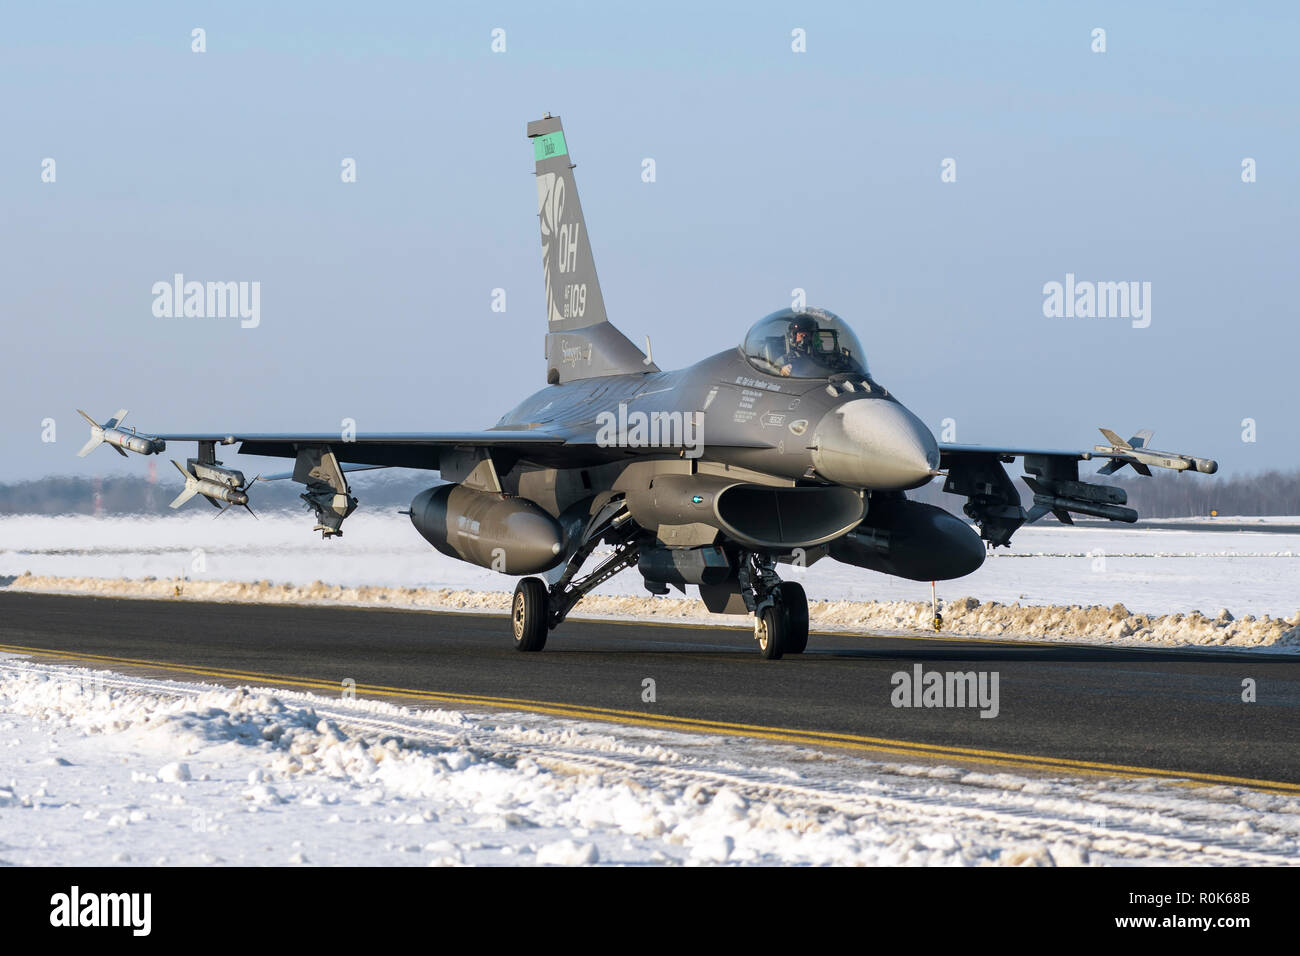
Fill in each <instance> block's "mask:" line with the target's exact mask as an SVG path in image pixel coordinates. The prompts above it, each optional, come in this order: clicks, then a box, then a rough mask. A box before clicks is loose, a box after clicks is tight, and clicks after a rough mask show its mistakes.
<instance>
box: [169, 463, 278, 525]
mask: <svg viewBox="0 0 1300 956" xmlns="http://www.w3.org/2000/svg"><path fill="white" fill-rule="evenodd" d="M172 464H173V465H175V466H176V470H177V471H179V472H180V473H181V474H182V475H184V476H185V490H184V491H182V492H181V493H180V494H179V495H177V496H176V500H175V501H173V502H172V503H171V506H172V507H173V508H179V507H180V506H181V505H183V504H185V502H187V501H189V500H190V499H191V498H193V497H194V496H195V495H202V496H203V497H204V498H207V499H208V501H209V502H210V503H211V504H212V506H213V507H214V508H221V505H220V504H218V502H221V501H224V502H226V504H227V506H229V505H239V506H241V507H243V508H246V509H247V510H248V513H249V514H253V509H252V508H249V507H248V487H247V486H246V485H245V484H244V473H243V472H242V471H236V470H235V469H234V468H222V467H221V463H220V462H215V463H212V464H204V463H203V462H201V461H199V460H198V459H196V458H187V459H185V464H184V465H182V464H181V463H180V462H179V461H177V460H176V459H174V458H173V459H172ZM253 481H257V479H256V478H254V479H253ZM221 510H222V511H224V510H225V508H222V509H221ZM253 516H254V517H256V515H253Z"/></svg>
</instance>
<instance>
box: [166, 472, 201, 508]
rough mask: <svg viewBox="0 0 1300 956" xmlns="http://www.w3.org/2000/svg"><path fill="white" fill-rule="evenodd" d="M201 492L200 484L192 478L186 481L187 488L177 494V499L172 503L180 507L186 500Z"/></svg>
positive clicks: (174, 506) (172, 505)
mask: <svg viewBox="0 0 1300 956" xmlns="http://www.w3.org/2000/svg"><path fill="white" fill-rule="evenodd" d="M198 493H199V489H198V485H197V483H195V482H194V481H193V480H192V479H191V480H190V481H187V482H185V490H184V491H182V492H181V493H180V494H179V495H177V496H176V500H175V501H173V502H172V503H171V507H173V508H179V507H180V506H181V505H183V504H185V502H187V501H189V500H190V499H191V498H193V497H194V496H195V495H197V494H198Z"/></svg>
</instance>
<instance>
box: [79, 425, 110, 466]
mask: <svg viewBox="0 0 1300 956" xmlns="http://www.w3.org/2000/svg"><path fill="white" fill-rule="evenodd" d="M95 431H97V432H99V434H98V435H95V434H92V435H91V436H90V441H88V442H86V444H85V445H83V446H82V447H81V451H79V452H77V457H78V458H85V457H86V456H87V455H89V454H90V453H91V452H92V451H94V450H95V449H96V448H98V447H99V446H100V444H101V443H102V442H103V440H104V433H103V432H102V431H100V430H99V426H98V425H96V426H95Z"/></svg>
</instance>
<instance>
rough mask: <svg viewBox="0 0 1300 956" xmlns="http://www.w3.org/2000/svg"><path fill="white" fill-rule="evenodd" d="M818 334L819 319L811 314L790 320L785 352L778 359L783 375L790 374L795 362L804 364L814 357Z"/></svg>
mask: <svg viewBox="0 0 1300 956" xmlns="http://www.w3.org/2000/svg"><path fill="white" fill-rule="evenodd" d="M816 335H817V321H816V320H815V319H813V318H812V317H811V316H807V315H800V316H797V317H796V318H795V319H794V320H793V321H791V322H790V326H789V328H787V329H786V331H785V354H784V355H782V356H781V358H780V360H779V361H778V364H779V365H780V367H781V374H782V375H789V374H790V373H791V372H792V371H793V370H794V364H795V362H800V363H801V364H802V363H803V362H804V361H806V360H811V359H812V357H813V342H814V341H815V337H816Z"/></svg>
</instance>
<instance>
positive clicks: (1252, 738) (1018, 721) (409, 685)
mask: <svg viewBox="0 0 1300 956" xmlns="http://www.w3.org/2000/svg"><path fill="white" fill-rule="evenodd" d="M0 645H3V646H0V650H4V651H7V652H10V653H35V654H40V655H42V656H45V657H47V658H49V659H55V660H62V661H65V662H68V663H78V664H82V665H85V666H96V667H105V668H111V669H113V670H128V671H129V670H136V671H146V672H150V673H156V674H160V675H164V676H166V675H173V676H178V675H179V676H184V677H186V678H187V679H191V680H192V679H195V678H196V677H198V678H200V679H204V680H210V681H213V682H215V683H222V684H250V683H252V684H257V685H261V686H275V687H288V688H297V689H311V690H314V691H316V692H323V693H336V694H337V693H340V692H341V691H342V689H343V687H344V686H345V683H344V682H347V681H350V682H355V687H356V692H357V694H358V695H359V696H376V697H386V698H390V699H394V700H400V701H402V702H403V703H406V704H409V705H412V706H442V707H448V706H453V707H458V708H461V709H471V710H472V709H478V710H483V709H488V708H504V709H509V710H527V711H536V712H542V713H553V714H557V715H561V716H571V717H579V718H586V719H596V720H611V721H622V722H627V723H635V724H640V725H649V726H658V727H664V728H671V729H675V730H699V731H706V732H714V733H734V734H741V735H745V736H754V737H766V738H769V739H773V740H782V741H788V742H791V743H799V744H804V745H808V746H815V747H842V748H843V747H847V748H850V749H854V750H858V751H863V752H869V753H879V754H880V755H881V756H882V757H885V758H888V759H903V758H905V759H907V760H913V761H914V760H930V761H933V760H941V761H944V762H957V763H960V764H965V765H978V766H986V767H988V768H990V769H1005V768H1008V767H1016V768H1019V769H1021V770H1034V769H1038V770H1044V771H1049V772H1064V773H1106V774H1109V773H1114V774H1121V775H1152V776H1162V777H1186V778H1188V779H1191V780H1194V781H1197V782H1202V783H1230V784H1235V785H1246V786H1256V787H1260V788H1262V789H1269V790H1280V791H1283V792H1300V747H1297V745H1296V740H1297V737H1298V736H1300V734H1298V732H1300V659H1298V658H1296V657H1294V656H1285V655H1265V654H1243V653H1241V652H1223V651H1203V650H1197V651H1168V650H1151V651H1148V650H1129V649H1114V648H1101V647H1093V646H1085V645H1064V646H1063V645H1059V644H1052V645H1035V644H1032V643H1028V642H1011V641H979V640H961V639H956V638H941V637H928V636H918V637H897V636H881V635H846V634H833V635H832V634H814V635H813V636H812V637H811V639H810V641H809V649H808V652H807V653H806V654H803V655H801V656H798V657H787V658H786V659H784V660H781V661H764V660H762V659H761V658H760V657H759V655H758V652H757V650H756V648H755V646H754V643H753V641H752V638H751V636H750V633H749V632H748V631H747V630H729V629H725V628H705V627H687V626H669V625H662V624H641V623H624V622H606V621H582V620H572V621H568V622H566V623H565V624H564V625H562V626H561V627H560V628H559V629H558V630H556V631H554V632H552V634H551V637H550V640H549V642H548V644H547V648H546V650H545V651H543V652H542V653H540V654H520V653H518V652H516V651H515V650H514V649H513V647H512V642H511V638H510V632H509V622H508V620H507V619H506V618H505V617H504V616H493V615H471V614H455V613H430V612H417V611H396V610H387V609H378V610H371V609H362V608H347V607H294V606H285V605H255V604H233V603H232V604H224V603H222V604H217V603H201V602H194V601H182V600H177V601H143V600H122V599H106V598H92V597H71V596H61V595H41V594H30V593H20V592H3V591H0ZM917 664H919V665H921V666H922V668H923V669H924V670H925V671H936V670H937V671H977V672H980V671H982V672H987V673H990V674H991V673H994V672H995V673H996V674H997V676H998V688H999V699H998V708H997V710H998V713H997V716H996V717H994V718H992V719H987V718H982V717H980V711H979V708H977V707H945V708H923V707H921V708H918V707H896V706H894V705H893V703H892V702H891V695H892V694H893V691H894V682H893V680H892V678H893V675H895V674H896V673H899V672H906V673H909V674H910V673H912V671H913V667H914V665H917ZM1247 678H1249V679H1251V680H1253V681H1254V682H1255V686H1256V696H1257V700H1256V702H1254V703H1245V702H1243V700H1242V682H1243V680H1244V679H1247ZM647 679H648V680H650V681H653V689H654V697H655V699H654V701H653V702H648V701H645V700H643V695H644V694H645V689H646V687H647V685H646V683H645V682H646V681H647Z"/></svg>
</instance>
